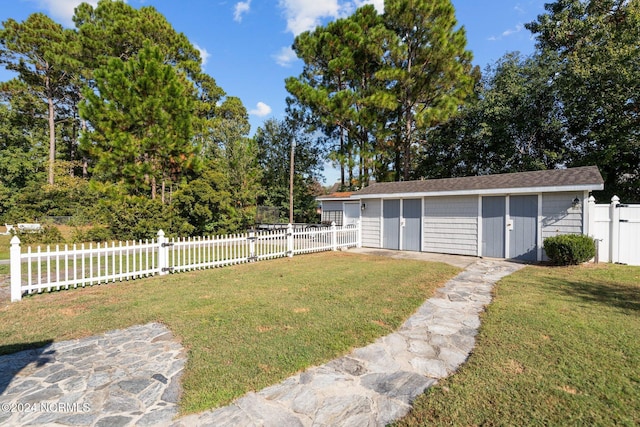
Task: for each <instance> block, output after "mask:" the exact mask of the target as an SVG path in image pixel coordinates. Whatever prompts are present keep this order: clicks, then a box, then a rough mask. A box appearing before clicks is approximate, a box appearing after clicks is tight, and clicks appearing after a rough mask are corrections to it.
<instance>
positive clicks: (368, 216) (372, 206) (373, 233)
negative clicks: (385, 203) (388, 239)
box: [360, 199, 382, 248]
mask: <svg viewBox="0 0 640 427" xmlns="http://www.w3.org/2000/svg"><path fill="white" fill-rule="evenodd" d="M362 203H364V204H365V205H366V206H365V209H364V210H363V211H362V213H361V216H360V220H361V221H362V246H364V247H365V248H379V247H380V236H381V234H380V233H382V229H381V226H380V217H381V216H382V200H380V199H366V200H363V201H362Z"/></svg>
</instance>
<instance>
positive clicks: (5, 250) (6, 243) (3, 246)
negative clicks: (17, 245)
mask: <svg viewBox="0 0 640 427" xmlns="http://www.w3.org/2000/svg"><path fill="white" fill-rule="evenodd" d="M10 249H11V236H5V235H0V259H9V250H10Z"/></svg>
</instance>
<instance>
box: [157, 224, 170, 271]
mask: <svg viewBox="0 0 640 427" xmlns="http://www.w3.org/2000/svg"><path fill="white" fill-rule="evenodd" d="M167 240H168V239H167V238H166V237H164V231H162V230H158V273H159V274H160V275H161V276H164V275H165V274H169V269H168V267H169V266H168V265H167V264H168V261H169V256H168V255H169V248H168V247H167V245H166V243H167Z"/></svg>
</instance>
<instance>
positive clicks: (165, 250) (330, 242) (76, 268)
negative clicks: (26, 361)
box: [10, 223, 361, 301]
mask: <svg viewBox="0 0 640 427" xmlns="http://www.w3.org/2000/svg"><path fill="white" fill-rule="evenodd" d="M360 242H361V233H360V224H359V223H358V224H352V225H348V226H343V227H337V226H336V225H335V224H332V225H331V227H308V228H294V227H293V226H292V225H291V224H289V225H288V226H287V227H286V228H282V229H280V230H269V231H260V232H248V233H243V234H232V235H226V236H211V237H196V238H177V239H175V238H172V239H168V238H166V237H165V235H164V232H163V231H162V230H160V231H158V238H157V239H153V240H146V241H138V242H117V243H116V242H111V243H102V244H101V243H98V244H81V245H75V244H74V245H72V246H69V245H64V246H62V247H61V246H59V245H56V246H55V247H53V248H52V247H50V246H47V247H46V248H42V247H37V248H36V249H35V250H33V249H32V248H31V247H28V248H26V251H23V250H22V248H21V247H20V239H19V238H18V237H17V236H14V237H13V238H12V239H11V260H10V263H11V301H19V300H20V299H22V296H23V295H24V294H32V293H37V292H45V291H47V292H49V291H54V290H56V291H57V290H64V289H70V288H78V287H85V286H92V285H98V284H102V283H113V282H121V281H124V280H131V279H136V278H141V277H149V276H154V275H165V274H169V273H179V272H183V271H189V270H197V269H205V268H213V267H222V266H226V265H233V264H241V263H246V262H253V261H259V260H266V259H271V258H280V257H286V256H289V257H292V256H294V255H298V254H305V253H311V252H322V251H331V250H334V251H335V250H337V249H339V248H348V247H356V246H357V247H359V246H360Z"/></svg>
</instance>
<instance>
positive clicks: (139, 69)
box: [80, 43, 197, 199]
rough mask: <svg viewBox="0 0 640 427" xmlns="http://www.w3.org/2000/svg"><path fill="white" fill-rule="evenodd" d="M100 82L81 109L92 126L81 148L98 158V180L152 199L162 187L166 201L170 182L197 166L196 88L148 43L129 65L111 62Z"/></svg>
mask: <svg viewBox="0 0 640 427" xmlns="http://www.w3.org/2000/svg"><path fill="white" fill-rule="evenodd" d="M95 80H96V86H97V91H94V90H91V89H86V90H85V91H84V96H85V98H86V100H85V101H84V102H83V103H82V104H81V110H80V112H81V115H82V117H83V118H84V119H86V120H87V121H88V122H89V123H90V128H89V130H88V131H87V132H85V133H83V134H82V137H81V144H82V148H83V149H84V150H85V151H86V152H87V153H89V154H90V157H91V158H92V159H94V162H95V163H94V164H93V173H94V178H96V179H98V180H102V181H107V182H113V183H120V182H121V183H122V184H123V185H124V186H125V188H126V189H127V190H128V192H129V193H130V194H134V195H139V194H144V193H147V194H148V195H149V196H150V197H151V198H152V199H155V198H156V195H157V191H158V189H159V187H160V189H161V191H162V196H163V197H164V190H165V186H166V184H167V183H171V182H177V181H179V179H180V177H181V176H182V175H184V174H185V173H186V171H188V170H189V169H191V168H194V167H196V166H197V159H196V153H197V147H196V146H194V144H193V142H192V129H191V115H192V114H193V92H194V89H193V86H192V85H191V83H190V82H189V81H188V80H187V79H186V77H185V76H184V74H182V73H179V72H177V71H176V70H175V68H174V67H173V66H172V65H169V64H166V63H164V60H163V57H162V55H161V53H160V50H159V49H158V48H157V47H154V46H151V45H150V44H149V43H146V44H145V46H144V47H143V49H142V50H141V51H140V52H139V53H138V55H136V56H135V57H133V58H132V59H130V60H128V61H122V60H120V59H117V58H112V59H111V60H110V61H109V63H108V65H107V66H106V67H105V68H100V69H98V70H96V72H95Z"/></svg>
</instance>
